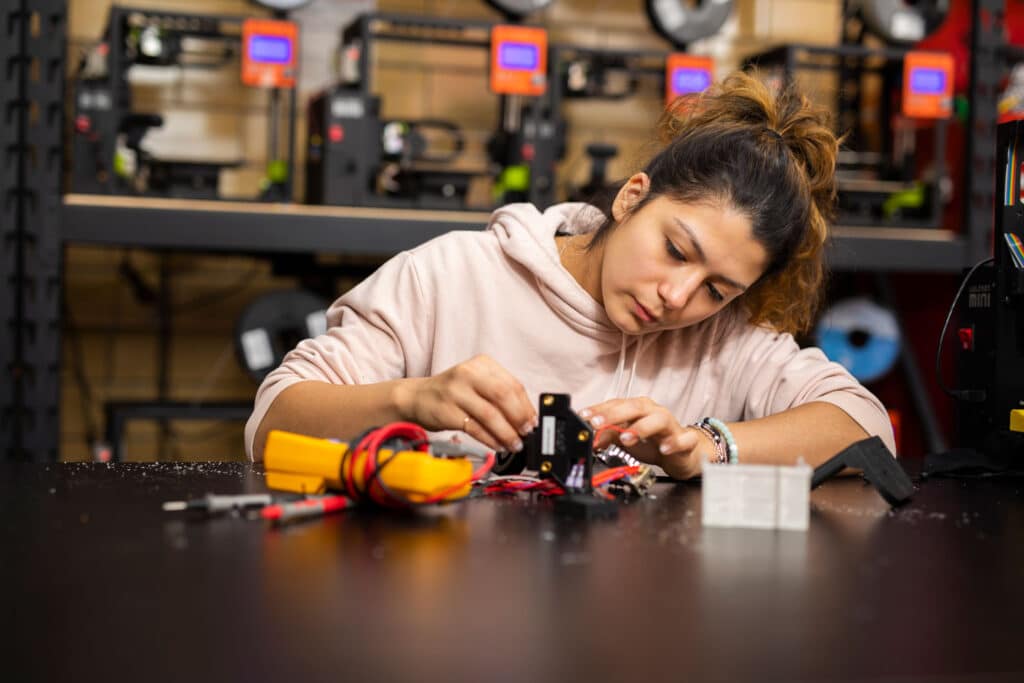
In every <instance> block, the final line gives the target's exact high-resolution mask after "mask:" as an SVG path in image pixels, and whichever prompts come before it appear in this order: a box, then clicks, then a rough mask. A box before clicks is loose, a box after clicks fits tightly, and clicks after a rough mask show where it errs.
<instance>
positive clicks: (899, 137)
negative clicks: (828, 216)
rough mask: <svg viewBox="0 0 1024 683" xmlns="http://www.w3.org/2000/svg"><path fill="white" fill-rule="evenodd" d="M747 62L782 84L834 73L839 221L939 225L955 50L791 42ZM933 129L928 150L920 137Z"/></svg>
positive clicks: (947, 180)
mask: <svg viewBox="0 0 1024 683" xmlns="http://www.w3.org/2000/svg"><path fill="white" fill-rule="evenodd" d="M747 63H748V64H754V65H756V66H758V67H759V68H760V69H761V70H762V72H767V73H768V74H769V75H772V74H773V73H774V75H775V76H776V77H777V79H778V82H779V85H780V86H781V85H782V84H785V83H788V82H790V81H791V80H793V79H794V78H796V77H797V73H798V72H807V71H813V72H818V73H821V72H831V74H832V75H834V76H835V77H836V79H837V81H838V84H837V85H836V86H835V96H836V107H835V109H836V117H835V120H836V123H837V124H838V127H839V129H840V130H841V131H842V132H845V133H846V138H845V140H844V145H843V146H844V149H843V150H842V151H841V152H840V154H839V159H838V167H837V169H836V180H837V186H838V211H839V216H838V218H839V220H838V222H839V223H840V224H847V225H877V226H888V227H917V228H938V227H941V224H942V208H943V206H944V204H945V202H946V201H947V200H948V197H947V196H946V195H948V192H949V187H950V182H951V181H950V177H949V171H948V169H947V167H946V160H945V156H946V152H945V150H946V138H947V125H948V120H949V119H950V118H952V116H953V91H952V87H953V58H952V57H951V56H950V55H948V54H945V53H936V52H915V51H909V50H905V49H902V48H871V47H865V46H862V45H839V46H836V47H829V46H817V45H799V44H793V45H786V46H782V47H779V48H776V49H774V50H771V51H768V52H765V53H761V54H758V55H754V56H752V57H749V58H748V59H747ZM825 87H826V88H827V87H828V86H825ZM808 89H811V90H813V88H808ZM873 90H874V91H876V92H877V93H878V111H877V116H871V117H864V116H862V114H861V112H862V111H863V110H864V105H865V104H866V102H867V98H866V97H865V96H864V93H866V92H871V91H873ZM928 126H930V127H931V129H932V130H931V141H930V147H931V149H930V151H926V150H924V149H923V148H922V147H923V146H922V145H921V144H920V143H919V139H918V133H919V131H921V130H926V127H928ZM923 160H927V161H929V163H928V165H927V166H925V165H924V164H923V163H922V161H923Z"/></svg>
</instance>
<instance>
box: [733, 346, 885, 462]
mask: <svg viewBox="0 0 1024 683" xmlns="http://www.w3.org/2000/svg"><path fill="white" fill-rule="evenodd" d="M725 356H726V358H727V359H728V361H729V363H730V367H729V369H728V370H727V372H726V374H725V386H736V387H741V386H747V387H749V389H748V390H747V391H746V392H745V393H743V392H741V393H740V394H739V395H738V396H737V399H738V400H740V399H741V400H742V405H740V406H735V405H734V408H736V407H738V408H739V410H738V412H740V413H741V414H742V417H741V418H740V419H744V420H749V419H756V418H760V417H765V416H768V415H773V414H775V413H779V412H782V411H784V410H787V409H789V408H793V407H795V406H798V405H802V404H805V403H811V402H814V401H824V402H826V403H831V404H833V405H835V406H837V407H838V408H840V409H841V410H843V411H844V412H845V413H846V414H847V415H849V416H850V417H852V418H853V419H854V420H855V421H856V422H857V423H858V424H859V425H860V426H861V427H862V428H863V429H864V431H866V432H867V433H868V434H869V435H871V436H878V437H880V438H881V439H882V441H883V442H885V445H886V446H887V447H888V448H889V450H890V451H891V452H893V453H895V452H896V443H895V438H894V437H893V430H892V423H891V422H890V420H889V415H888V413H887V412H886V410H885V407H884V406H883V405H882V403H881V401H879V400H878V399H877V398H876V397H875V396H874V394H872V393H871V392H870V391H868V390H867V389H865V388H864V387H863V385H861V384H860V382H858V381H857V380H856V379H854V377H853V376H852V375H851V374H850V373H849V372H847V370H846V368H844V367H843V366H842V365H840V364H838V363H834V362H832V361H830V360H829V359H828V358H827V357H826V356H825V354H824V353H823V352H822V351H821V350H820V349H818V348H815V347H808V348H805V349H801V348H800V347H799V346H798V345H797V343H796V341H795V340H794V339H793V337H792V336H791V335H789V334H782V333H778V332H773V331H770V330H766V329H763V328H759V327H753V326H750V327H748V330H747V333H746V334H742V335H739V339H738V340H737V345H736V347H734V349H733V353H728V354H726V355H725Z"/></svg>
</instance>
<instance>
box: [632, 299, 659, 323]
mask: <svg viewBox="0 0 1024 683" xmlns="http://www.w3.org/2000/svg"><path fill="white" fill-rule="evenodd" d="M633 312H634V313H636V317H638V318H640V320H643V321H644V322H645V323H653V322H655V321H657V318H655V317H654V316H653V315H651V312H650V311H648V310H647V309H646V308H644V306H643V304H641V303H640V302H639V301H637V300H636V299H635V298H634V299H633Z"/></svg>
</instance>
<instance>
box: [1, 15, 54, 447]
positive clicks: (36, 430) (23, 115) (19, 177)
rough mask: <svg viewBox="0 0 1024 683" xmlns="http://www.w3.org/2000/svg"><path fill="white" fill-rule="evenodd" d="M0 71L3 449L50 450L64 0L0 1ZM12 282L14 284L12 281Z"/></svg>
mask: <svg viewBox="0 0 1024 683" xmlns="http://www.w3.org/2000/svg"><path fill="white" fill-rule="evenodd" d="M3 9H4V11H3V14H2V16H0V21H2V22H3V27H4V29H5V33H4V35H3V39H2V41H0V42H2V43H3V46H2V47H0V56H2V58H3V76H2V78H4V79H5V80H4V81H3V82H2V87H0V99H2V101H3V105H4V106H3V111H4V112H5V115H4V117H3V123H2V124H0V142H2V143H3V155H4V158H3V164H2V165H3V170H2V172H0V189H2V191H3V193H4V201H3V202H2V204H3V208H0V211H2V212H3V213H2V218H3V223H2V225H3V228H2V230H3V241H4V245H3V258H2V262H3V265H2V269H3V273H2V275H3V278H4V281H5V282H6V283H7V285H8V286H7V287H5V290H6V292H7V293H5V295H4V303H3V305H2V308H0V315H2V316H3V323H4V333H3V334H2V335H0V337H3V341H2V342H0V344H2V346H0V348H2V350H0V361H2V362H3V367H4V369H5V370H6V372H7V379H8V381H7V382H5V388H4V390H3V399H2V400H3V406H2V417H0V427H2V433H3V439H4V450H5V451H6V454H7V456H8V457H9V458H13V459H18V460H38V461H48V460H56V458H57V446H58V435H59V430H58V429H55V428H54V425H56V424H58V422H59V414H58V405H59V395H60V375H59V361H60V315H59V311H60V309H59V306H60V297H61V295H60V277H61V252H62V248H61V247H62V245H61V236H60V224H61V213H62V212H61V194H60V189H61V188H60V183H61V160H62V128H63V114H64V110H63V98H64V43H65V39H64V34H65V19H66V6H65V2H64V0H33V2H28V1H27V0H21V1H20V2H5V3H4V6H3ZM11 285H13V286H11Z"/></svg>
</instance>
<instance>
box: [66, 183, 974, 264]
mask: <svg viewBox="0 0 1024 683" xmlns="http://www.w3.org/2000/svg"><path fill="white" fill-rule="evenodd" d="M489 215H490V214H488V213H486V212H470V211H421V210H413V209H375V208H359V207H344V206H335V207H331V206H300V205H295V204H260V203H255V202H253V203H250V202H222V201H197V200H186V199H151V198H141V197H113V196H101V195H66V196H65V198H64V207H63V216H64V219H63V220H64V233H63V236H64V240H65V241H67V242H75V243H88V244H101V245H110V246H132V247H144V248H151V249H185V250H189V249H193V250H204V251H236V252H237V251H241V252H309V251H321V252H345V253H352V254H359V255H366V256H379V257H388V256H391V255H394V254H396V253H398V252H399V251H402V250H403V249H409V248H412V247H414V246H416V245H418V244H422V243H423V242H426V241H427V240H429V239H432V238H434V237H437V236H438V235H441V234H444V233H445V232H448V231H449V230H453V229H463V230H476V229H482V228H483V227H484V226H485V225H486V224H487V220H488V217H489ZM967 245H968V240H967V239H966V238H965V237H961V236H958V235H955V234H953V233H951V232H949V231H947V230H926V229H918V228H884V229H881V228H874V227H870V226H864V227H857V226H840V227H837V228H836V229H835V230H834V234H833V242H832V244H831V245H830V248H829V261H830V264H831V266H832V268H833V269H834V270H865V271H917V272H960V269H961V268H963V265H964V263H965V262H966V256H965V253H966V249H967Z"/></svg>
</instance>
